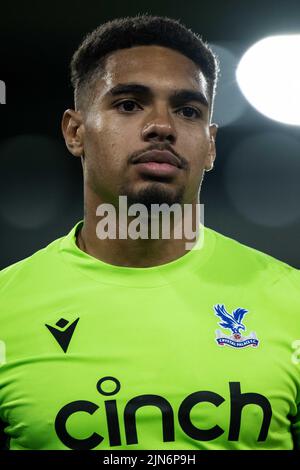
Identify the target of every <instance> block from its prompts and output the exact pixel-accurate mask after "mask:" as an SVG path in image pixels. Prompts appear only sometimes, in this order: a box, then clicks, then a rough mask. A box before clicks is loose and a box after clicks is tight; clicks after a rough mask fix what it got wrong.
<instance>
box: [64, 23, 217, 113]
mask: <svg viewBox="0 0 300 470" xmlns="http://www.w3.org/2000/svg"><path fill="white" fill-rule="evenodd" d="M145 45H149V46H150V45H158V46H164V47H169V48H171V49H174V50H176V51H179V52H181V53H182V54H183V55H185V56H187V57H189V58H190V59H191V60H192V61H194V62H195V63H196V64H197V65H198V66H199V68H200V69H201V71H202V73H203V74H204V76H205V78H206V80H207V83H208V92H209V99H210V111H211V113H212V108H213V102H214V97H215V89H216V84H217V79H218V73H219V62H218V58H217V57H216V55H215V54H214V53H213V51H212V50H211V48H210V47H209V45H208V44H207V43H206V42H204V41H203V40H202V38H201V37H200V36H199V35H197V34H196V33H194V32H193V31H191V30H190V29H187V27H186V26H184V25H183V24H181V23H180V21H179V20H175V19H172V18H169V17H162V16H152V15H148V14H142V15H141V14H139V15H137V16H134V17H125V18H115V19H113V20H112V21H108V22H106V23H104V24H102V25H100V26H99V27H98V28H96V29H95V30H94V31H92V32H91V33H89V34H88V35H87V36H86V37H85V38H84V40H83V41H82V43H81V44H80V46H79V47H78V49H77V50H76V51H75V53H74V55H73V57H72V60H71V64H70V68H71V83H72V85H73V88H74V96H75V104H76V106H77V107H78V108H80V107H81V106H83V102H84V99H83V96H84V98H85V99H86V95H87V94H88V89H87V86H86V85H89V87H90V85H91V79H93V78H95V76H97V77H98V76H101V74H104V72H105V63H106V59H107V57H108V56H109V54H110V53H112V52H114V51H116V50H118V49H126V48H130V47H134V46H145Z"/></svg>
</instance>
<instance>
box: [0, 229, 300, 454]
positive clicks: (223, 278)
mask: <svg viewBox="0 0 300 470" xmlns="http://www.w3.org/2000/svg"><path fill="white" fill-rule="evenodd" d="M82 223H83V222H82V221H80V222H79V223H78V224H76V226H75V227H74V228H73V229H72V230H71V231H70V233H69V234H68V235H67V236H65V237H62V238H59V239H57V240H55V241H53V242H52V243H50V244H49V245H48V246H47V247H45V248H44V249H41V250H39V251H37V252H36V253H35V254H33V255H32V256H30V257H28V258H26V259H25V260H22V261H19V262H18V263H15V264H13V265H11V266H9V267H8V268H6V269H4V270H3V271H2V272H1V274H0V305H1V307H0V420H1V421H2V423H3V424H2V427H3V438H2V440H4V437H5V442H6V443H7V444H6V445H7V447H8V448H9V449H13V450H14V449H20V450H21V449H33V450H44V449H49V450H53V449H57V450H70V449H95V450H101V449H102V450H120V449H122V450H138V449H147V450H148V449H149V450H154V449H156V450H160V449H166V450H169V449H174V450H184V449H186V450H196V449H199V450H201V449H217V450H218V449H221V450H222V449H245V450H247V449H295V448H300V405H299V403H300V394H299V391H300V282H299V281H300V276H299V272H298V271H297V270H296V269H294V268H292V267H290V266H288V265H287V264H285V263H283V262H280V261H277V260H275V259H274V258H272V257H270V256H268V255H266V254H263V253H261V252H259V251H256V250H254V249H251V248H248V247H246V246H244V245H242V244H240V243H238V242H236V241H234V240H232V239H230V238H227V237H225V236H223V235H221V234H219V233H217V232H215V231H213V230H211V229H208V228H205V229H204V244H203V245H202V246H200V245H199V244H198V245H197V246H195V247H194V249H192V250H190V251H187V252H186V253H185V254H184V255H183V256H182V257H180V258H178V259H176V260H175V261H172V262H169V263H166V264H163V265H160V266H156V267H150V268H131V267H120V266H116V265H111V264H108V263H105V262H102V261H100V260H98V259H96V258H94V257H92V256H90V255H88V254H86V253H85V252H83V251H82V250H80V249H79V248H78V246H77V245H76V231H77V230H78V229H79V228H80V227H81V226H82Z"/></svg>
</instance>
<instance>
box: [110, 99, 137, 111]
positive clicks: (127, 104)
mask: <svg viewBox="0 0 300 470" xmlns="http://www.w3.org/2000/svg"><path fill="white" fill-rule="evenodd" d="M120 106H124V108H123V111H125V112H130V111H133V109H132V108H133V107H134V106H138V104H137V103H136V102H135V101H133V100H124V101H121V102H120V103H117V104H116V105H115V107H116V108H118V109H119V108H120ZM125 107H126V109H125Z"/></svg>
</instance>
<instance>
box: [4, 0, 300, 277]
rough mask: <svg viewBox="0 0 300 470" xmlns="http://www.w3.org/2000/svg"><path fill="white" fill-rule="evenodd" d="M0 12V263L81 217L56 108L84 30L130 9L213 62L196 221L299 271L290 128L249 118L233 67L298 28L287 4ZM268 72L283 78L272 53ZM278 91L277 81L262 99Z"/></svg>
mask: <svg viewBox="0 0 300 470" xmlns="http://www.w3.org/2000/svg"><path fill="white" fill-rule="evenodd" d="M0 9H1V14H0V34H1V42H0V80H3V81H4V82H5V83H6V104H5V105H2V106H0V122H1V132H0V162H1V174H0V183H1V184H0V227H1V231H0V268H4V267H5V266H7V265H9V264H12V263H14V262H16V261H18V260H20V259H22V258H24V257H27V256H29V255H31V254H32V253H33V252H35V251H36V250H38V249H39V248H42V247H44V246H45V245H47V244H48V243H49V242H50V241H52V240H54V239H55V238H58V237H60V236H63V235H65V234H66V233H67V232H68V231H69V230H70V229H71V228H72V226H73V225H74V224H75V223H76V222H77V221H78V220H80V219H81V218H82V217H83V187H82V172H81V164H80V160H79V159H76V158H74V157H72V156H71V155H70V154H69V153H68V151H67V150H66V148H65V144H64V140H63V137H62V134H61V130H60V122H61V116H62V113H63V111H64V110H65V109H66V108H68V107H73V96H72V89H71V86H70V83H69V61H70V59H71V56H72V54H73V52H74V50H75V49H76V48H77V47H78V45H79V43H80V42H81V40H82V38H83V36H84V35H85V34H86V33H87V32H89V31H91V30H92V29H94V28H95V27H97V26H98V25H99V24H100V23H103V22H105V21H108V20H111V19H113V18H115V17H122V16H134V15H136V14H138V13H149V14H157V15H166V16H170V17H172V18H175V19H180V20H181V21H182V22H183V23H184V24H185V25H186V26H188V27H189V28H191V29H192V30H193V31H195V32H197V33H199V34H200V35H202V37H203V38H204V39H205V40H207V41H208V42H209V43H210V44H211V45H212V47H213V48H214V50H215V52H216V53H217V54H218V55H219V59H220V63H221V77H220V82H219V90H218V96H217V99H216V107H215V114H214V121H215V122H217V123H219V126H220V128H219V132H218V137H217V160H216V164H215V168H214V171H212V172H210V173H208V174H206V176H205V178H204V182H203V186H202V193H201V202H202V203H204V204H205V224H206V225H207V226H209V227H211V228H213V229H215V230H217V231H219V232H221V233H223V234H225V235H228V236H230V237H232V238H235V239H236V240H238V241H240V242H242V243H245V244H247V245H249V246H251V247H254V248H256V249H259V250H261V251H264V252H266V253H268V254H270V255H272V256H274V257H276V258H279V259H281V260H283V261H285V262H287V263H289V264H291V265H292V266H295V267H298V268H299V267H300V250H299V249H298V237H299V234H300V205H299V202H300V185H299V176H300V127H299V126H289V125H284V124H280V123H278V122H275V121H273V120H270V119H268V118H266V117H264V116H263V115H261V114H259V113H258V112H257V111H255V110H254V109H253V108H252V107H251V106H250V105H249V104H248V103H247V101H246V100H245V98H244V97H243V96H242V94H241V92H240V90H239V88H238V86H237V83H236V81H235V67H236V65H237V63H238V61H239V60H240V58H241V56H242V54H243V53H244V52H245V51H246V50H247V48H248V47H250V46H251V45H252V44H253V43H254V42H256V41H258V40H259V39H261V38H263V37H266V36H269V35H274V34H281V33H283V34H289V33H298V34H299V33H300V1H299V0H297V1H293V0H285V1H282V0H277V1H276V2H275V1H274V0H260V1H256V0H252V1H248V0H240V1H231V0H226V1H225V0H214V1H197V0H192V1H184V2H174V1H156V0H155V1H151V2H150V1H148V0H143V1H138V0H134V1H127V2H121V1H116V0H110V1H109V2H104V1H91V0H86V1H84V2H83V1H80V2H79V1H76V0H73V1H64V2H55V1H52V2H51V3H50V2H40V1H26V2H21V1H19V2H7V3H6V4H5V3H2V4H1V7H0ZM299 52H300V51H299ZM299 57H300V54H299V56H298V57H297V58H296V60H299ZM278 73H280V74H283V76H284V73H285V71H284V70H282V69H281V65H280V57H278ZM299 85H300V84H299ZM284 95H285V90H284V86H283V87H282V89H281V90H278V93H277V94H276V96H274V100H284Z"/></svg>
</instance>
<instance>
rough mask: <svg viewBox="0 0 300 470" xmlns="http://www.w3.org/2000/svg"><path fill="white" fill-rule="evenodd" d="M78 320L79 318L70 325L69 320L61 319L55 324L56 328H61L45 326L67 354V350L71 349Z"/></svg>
mask: <svg viewBox="0 0 300 470" xmlns="http://www.w3.org/2000/svg"><path fill="white" fill-rule="evenodd" d="M78 320H79V318H77V319H76V320H75V321H73V323H71V324H69V322H68V321H67V320H65V319H64V318H61V319H60V320H58V322H56V323H55V324H56V326H58V327H59V328H55V327H54V326H51V325H47V324H46V325H45V326H46V327H47V328H48V330H49V331H50V333H51V334H52V335H53V336H54V338H55V339H56V341H57V342H58V344H59V345H60V347H61V348H62V350H63V351H64V352H65V353H66V352H67V349H68V347H69V344H70V341H71V338H72V336H73V333H74V331H75V328H76V325H77V323H78ZM67 325H68V326H67Z"/></svg>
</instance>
